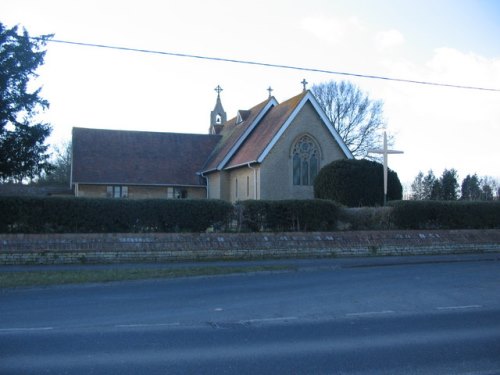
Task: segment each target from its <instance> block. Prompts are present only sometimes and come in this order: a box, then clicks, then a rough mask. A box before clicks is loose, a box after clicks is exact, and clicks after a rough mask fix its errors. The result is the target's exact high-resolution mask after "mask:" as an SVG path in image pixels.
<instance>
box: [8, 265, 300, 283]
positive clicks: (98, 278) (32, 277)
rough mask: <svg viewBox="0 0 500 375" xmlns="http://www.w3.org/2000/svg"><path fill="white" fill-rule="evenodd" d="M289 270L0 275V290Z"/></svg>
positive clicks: (253, 268)
mask: <svg viewBox="0 0 500 375" xmlns="http://www.w3.org/2000/svg"><path fill="white" fill-rule="evenodd" d="M292 270H295V268H294V267H292V266H250V267H193V268H182V269H145V268H137V269H135V268H132V269H104V270H72V271H57V270H54V271H52V270H51V271H30V272H2V273H0V288H14V287H27V286H48V285H63V284H84V283H105V282H111V281H127V280H147V279H165V278H176V277H189V276H213V275H228V274H235V273H249V272H270V271H292Z"/></svg>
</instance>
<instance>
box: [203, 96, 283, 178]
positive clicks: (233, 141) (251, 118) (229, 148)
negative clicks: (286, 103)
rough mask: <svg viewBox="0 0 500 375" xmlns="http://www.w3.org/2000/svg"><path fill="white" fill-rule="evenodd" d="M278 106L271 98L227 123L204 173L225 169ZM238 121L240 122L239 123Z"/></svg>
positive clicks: (242, 112)
mask: <svg viewBox="0 0 500 375" xmlns="http://www.w3.org/2000/svg"><path fill="white" fill-rule="evenodd" d="M277 104H278V102H277V101H276V99H274V98H270V99H268V100H266V101H264V102H262V103H260V104H258V105H256V106H255V107H253V108H251V109H250V110H246V111H240V112H241V113H239V115H238V116H236V117H234V118H232V119H231V120H229V121H228V122H227V123H225V124H224V127H223V129H222V131H221V132H220V135H221V136H222V139H221V140H220V142H219V143H218V144H217V146H216V147H215V149H214V150H213V152H212V154H211V155H210V157H209V158H208V161H207V163H206V164H205V167H204V168H203V170H204V173H208V172H213V171H216V170H221V169H223V168H224V167H225V166H226V165H227V162H228V161H229V160H230V159H231V157H233V156H234V155H235V154H236V153H237V152H238V150H239V149H240V147H241V145H242V144H243V143H244V141H245V140H246V139H247V138H248V136H249V135H250V134H251V133H252V131H253V130H254V129H255V127H256V126H257V125H258V124H259V122H260V121H261V120H262V118H264V116H265V115H266V114H267V113H268V111H269V110H270V109H271V108H273V107H274V106H276V105H277ZM238 120H240V121H239V122H238Z"/></svg>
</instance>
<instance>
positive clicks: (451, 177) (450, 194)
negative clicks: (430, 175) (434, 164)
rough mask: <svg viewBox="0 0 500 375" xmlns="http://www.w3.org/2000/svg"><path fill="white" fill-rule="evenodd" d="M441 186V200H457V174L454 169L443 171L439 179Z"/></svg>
mask: <svg viewBox="0 0 500 375" xmlns="http://www.w3.org/2000/svg"><path fill="white" fill-rule="evenodd" d="M439 182H440V184H441V199H442V200H445V201H454V200H457V198H458V186H459V185H458V174H457V171H456V170H455V169H449V170H448V169H445V170H444V172H443V175H442V176H441V178H440V179H439Z"/></svg>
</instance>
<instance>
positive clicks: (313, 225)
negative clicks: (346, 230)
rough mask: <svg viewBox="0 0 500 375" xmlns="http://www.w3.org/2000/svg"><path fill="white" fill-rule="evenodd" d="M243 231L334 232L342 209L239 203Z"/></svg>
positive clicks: (317, 203) (313, 203)
mask: <svg viewBox="0 0 500 375" xmlns="http://www.w3.org/2000/svg"><path fill="white" fill-rule="evenodd" d="M238 205H239V206H240V210H241V214H240V220H241V227H242V229H246V230H251V231H275V232H288V231H324V230H333V229H335V225H336V222H337V218H338V212H339V205H338V204H336V203H335V202H332V201H327V200H320V199H314V200H278V201H265V200H257V201H256V200H248V201H243V202H239V204H238Z"/></svg>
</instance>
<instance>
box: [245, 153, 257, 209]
mask: <svg viewBox="0 0 500 375" xmlns="http://www.w3.org/2000/svg"><path fill="white" fill-rule="evenodd" d="M247 166H248V168H250V169H251V170H252V171H253V195H254V199H255V200H257V169H256V168H254V167H252V166H251V165H250V162H249V163H248V164H247Z"/></svg>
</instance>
